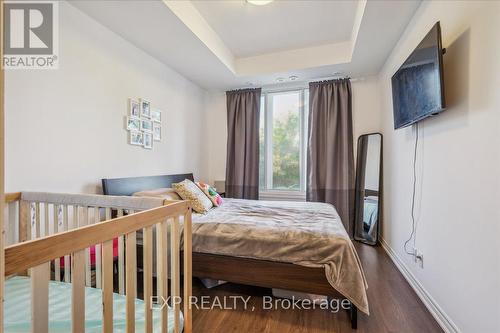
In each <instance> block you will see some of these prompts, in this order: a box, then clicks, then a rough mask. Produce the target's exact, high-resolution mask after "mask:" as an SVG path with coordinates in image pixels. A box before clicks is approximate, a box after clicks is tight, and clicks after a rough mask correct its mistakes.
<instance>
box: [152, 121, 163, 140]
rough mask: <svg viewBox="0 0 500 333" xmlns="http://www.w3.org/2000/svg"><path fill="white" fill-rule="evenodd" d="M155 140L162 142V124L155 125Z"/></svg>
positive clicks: (155, 123)
mask: <svg viewBox="0 0 500 333" xmlns="http://www.w3.org/2000/svg"><path fill="white" fill-rule="evenodd" d="M153 139H154V141H161V123H157V122H154V123H153Z"/></svg>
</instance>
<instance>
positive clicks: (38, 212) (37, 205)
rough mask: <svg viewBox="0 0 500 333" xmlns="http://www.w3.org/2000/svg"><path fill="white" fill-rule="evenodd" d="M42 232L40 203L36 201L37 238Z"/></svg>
mask: <svg viewBox="0 0 500 333" xmlns="http://www.w3.org/2000/svg"><path fill="white" fill-rule="evenodd" d="M40 236H41V234H40V203H39V202H36V203H35V238H39V237H40Z"/></svg>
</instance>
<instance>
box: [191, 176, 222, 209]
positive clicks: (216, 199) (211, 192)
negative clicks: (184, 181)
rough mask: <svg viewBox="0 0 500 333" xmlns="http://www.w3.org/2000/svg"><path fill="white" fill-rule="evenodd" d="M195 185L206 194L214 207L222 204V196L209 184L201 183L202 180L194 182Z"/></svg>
mask: <svg viewBox="0 0 500 333" xmlns="http://www.w3.org/2000/svg"><path fill="white" fill-rule="evenodd" d="M196 185H198V187H199V188H200V189H201V190H202V191H203V193H205V194H206V195H207V197H208V198H209V199H210V201H212V203H213V204H214V206H215V207H219V206H220V205H222V197H221V196H220V194H219V193H217V191H216V190H215V189H214V188H213V187H212V186H210V185H208V184H205V183H202V182H196Z"/></svg>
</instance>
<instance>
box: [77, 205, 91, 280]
mask: <svg viewBox="0 0 500 333" xmlns="http://www.w3.org/2000/svg"><path fill="white" fill-rule="evenodd" d="M75 209H76V210H77V214H78V216H81V218H80V219H79V221H78V226H79V227H81V226H84V225H89V224H92V223H91V220H90V214H89V210H90V209H91V208H90V207H81V215H80V208H79V207H78V206H75ZM85 285H86V286H87V287H92V267H91V266H90V248H89V247H87V248H86V249H85Z"/></svg>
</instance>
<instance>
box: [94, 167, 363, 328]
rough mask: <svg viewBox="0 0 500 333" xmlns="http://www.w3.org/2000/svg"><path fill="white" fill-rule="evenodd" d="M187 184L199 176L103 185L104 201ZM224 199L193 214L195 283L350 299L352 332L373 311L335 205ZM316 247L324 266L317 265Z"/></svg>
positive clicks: (122, 180)
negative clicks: (361, 314) (200, 280)
mask: <svg viewBox="0 0 500 333" xmlns="http://www.w3.org/2000/svg"><path fill="white" fill-rule="evenodd" d="M184 179H190V180H193V175H192V174H178V175H165V176H153V177H134V178H119V179H103V181H102V184H103V191H104V194H109V195H124V196H130V195H133V194H134V193H136V192H139V191H144V190H148V189H156V188H165V187H171V184H172V183H174V182H180V181H182V180H184ZM225 200H226V202H225V204H224V205H222V206H221V207H218V208H214V209H212V210H211V211H210V212H209V213H208V214H206V215H193V276H197V277H200V278H210V279H215V280H224V281H230V282H234V283H241V284H248V285H254V286H260V287H266V288H277V289H287V290H293V291H299V292H306V293H313V294H320V295H327V296H330V297H333V298H347V299H349V300H350V301H351V308H350V316H351V326H352V327H353V328H356V327H357V311H358V308H359V309H360V310H361V311H362V312H364V313H366V314H368V311H369V310H368V302H367V298H366V287H367V286H366V280H365V278H364V274H363V271H362V268H361V264H360V262H359V258H358V257H357V254H356V251H355V249H354V246H353V244H352V242H351V241H350V239H349V237H348V236H347V233H346V232H345V230H344V228H343V227H342V226H341V222H340V219H339V218H338V215H337V213H336V211H335V209H334V208H333V206H331V205H328V204H321V203H277V202H265V201H251V200H237V199H225ZM311 221H312V222H311ZM215 234H217V235H218V236H217V237H215V236H214V235H215ZM224 235H226V236H227V237H225V236H224ZM312 244H314V246H313V245H312ZM316 248H319V249H320V251H319V252H320V253H323V255H324V257H323V259H324V258H326V259H325V261H322V258H312V256H313V255H314V253H315V250H316ZM330 250H331V251H330ZM301 252H304V253H301ZM330 252H331V253H330ZM304 255H305V257H304ZM307 256H310V257H307ZM304 258H305V259H304ZM309 259H310V260H309ZM235 267H237V269H235Z"/></svg>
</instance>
